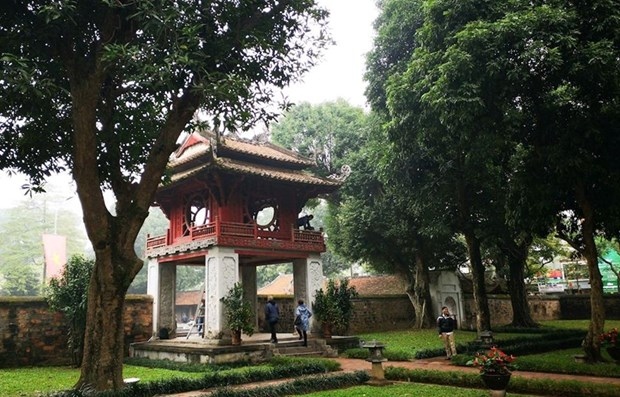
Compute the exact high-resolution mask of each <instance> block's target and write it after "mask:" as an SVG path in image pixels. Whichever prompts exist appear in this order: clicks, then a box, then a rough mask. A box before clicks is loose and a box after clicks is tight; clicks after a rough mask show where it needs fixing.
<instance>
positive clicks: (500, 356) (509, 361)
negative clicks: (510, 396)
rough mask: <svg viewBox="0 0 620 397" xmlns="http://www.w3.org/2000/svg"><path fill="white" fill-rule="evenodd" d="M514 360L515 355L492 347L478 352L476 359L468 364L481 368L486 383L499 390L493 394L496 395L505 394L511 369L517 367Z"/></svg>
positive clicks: (489, 386)
mask: <svg viewBox="0 0 620 397" xmlns="http://www.w3.org/2000/svg"><path fill="white" fill-rule="evenodd" d="M514 361H515V357H514V356H512V355H508V354H506V353H504V352H503V351H501V350H500V349H498V348H497V347H492V348H491V350H489V351H487V352H486V353H476V356H475V357H474V359H473V360H470V361H468V362H467V365H469V366H474V367H476V368H478V369H479V370H480V376H481V378H482V381H483V382H484V384H485V385H486V386H487V387H488V388H489V389H491V390H492V391H493V392H497V393H494V394H493V395H494V396H505V395H506V387H507V386H508V382H510V375H511V374H512V372H511V371H513V370H515V369H516V367H515V365H514V364H513V362H514Z"/></svg>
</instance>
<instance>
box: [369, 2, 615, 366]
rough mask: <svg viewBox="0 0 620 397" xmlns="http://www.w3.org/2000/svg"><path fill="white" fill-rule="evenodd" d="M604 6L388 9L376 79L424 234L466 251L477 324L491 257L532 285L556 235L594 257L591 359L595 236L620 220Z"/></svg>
mask: <svg viewBox="0 0 620 397" xmlns="http://www.w3.org/2000/svg"><path fill="white" fill-rule="evenodd" d="M594 3H595V5H593V4H588V5H587V6H586V5H576V4H574V3H572V2H565V1H558V2H551V3H550V2H543V3H536V2H535V3H532V2H527V1H514V2H488V1H480V0H465V1H459V2H453V1H449V0H446V1H443V0H439V1H421V0H420V1H416V0H391V1H384V2H381V3H380V5H381V10H382V14H381V16H380V17H379V19H378V20H377V23H376V28H377V30H378V34H377V39H376V40H375V47H374V48H373V50H372V51H371V53H370V55H369V58H368V72H367V75H366V77H367V79H368V81H369V88H368V90H367V95H368V96H369V102H370V103H371V105H372V108H373V110H374V111H375V112H377V113H378V114H379V115H380V117H381V120H382V126H383V127H384V128H385V129H386V131H387V138H388V140H389V142H390V143H391V144H392V151H393V152H394V159H395V160H396V164H398V166H397V167H394V168H391V171H389V172H390V173H392V174H393V175H400V178H396V179H394V181H395V182H396V183H397V184H400V185H399V186H400V187H401V192H402V193H401V194H402V195H403V196H405V195H407V196H409V197H410V199H409V200H410V202H409V204H408V205H407V206H406V207H407V208H413V209H416V208H417V211H416V212H414V213H413V214H416V213H418V214H425V216H423V217H419V218H417V219H418V222H419V229H418V230H420V231H421V232H422V234H423V235H427V236H428V235H432V231H433V230H441V229H448V230H450V231H451V232H452V233H459V234H462V235H463V236H464V239H465V241H466V242H467V246H468V254H469V262H470V263H471V267H472V270H473V273H474V279H475V280H478V281H475V283H474V295H475V297H476V305H477V307H476V309H477V312H478V316H479V317H478V319H477V325H478V329H479V330H480V329H481V328H482V329H484V328H486V327H488V326H489V325H490V324H489V319H488V307H487V306H486V303H485V299H486V298H485V294H484V292H483V291H484V284H483V274H484V261H483V259H485V258H483V255H489V254H490V253H494V254H493V255H500V256H502V257H503V259H502V258H499V257H498V258H499V259H500V260H499V261H498V262H497V263H501V262H505V263H506V264H507V265H509V267H510V269H511V270H510V277H511V278H512V279H515V280H518V279H523V269H524V268H525V263H526V260H527V249H528V247H529V245H530V244H531V243H532V241H533V240H534V238H536V237H545V236H547V234H548V232H549V231H551V230H552V229H553V230H555V231H556V233H558V235H559V236H561V237H562V238H564V239H565V240H566V241H568V242H569V243H570V244H571V246H572V247H573V248H574V249H576V250H577V251H578V252H580V253H581V254H582V255H583V256H584V258H586V259H587V262H588V268H589V271H590V280H591V282H592V295H591V297H592V300H591V309H592V313H593V314H592V322H591V327H590V330H589V333H588V337H587V338H586V343H585V344H584V347H585V351H586V354H587V356H588V358H590V359H591V360H597V359H599V358H600V353H599V347H600V346H599V344H598V342H597V340H596V336H597V335H598V334H600V332H601V331H602V324H603V321H604V319H603V312H602V310H603V305H602V299H601V298H602V295H601V293H602V289H601V288H600V273H599V271H598V264H597V252H596V244H595V241H594V236H596V235H598V234H605V235H608V236H615V235H617V233H618V232H617V225H618V220H619V219H620V217H618V205H617V202H618V200H617V198H618V187H619V186H620V185H619V184H618V183H617V182H618V180H619V179H618V178H617V174H618V166H617V162H616V161H614V160H613V159H615V158H617V157H618V153H617V151H618V150H620V149H618V148H620V146H619V145H618V142H617V140H618V139H620V138H618V137H619V136H620V134H618V115H619V113H618V112H619V110H620V107H618V104H617V103H618V98H619V94H620V92H619V91H618V87H619V82H620V78H619V77H620V68H618V66H619V65H618V63H619V61H618V59H620V56H619V55H620V54H618V48H620V47H619V46H618V44H619V42H618V37H620V35H618V32H619V27H620V25H619V23H618V21H619V20H620V19H619V18H618V13H619V12H620V9H619V8H618V7H617V6H615V5H614V4H612V3H609V2H605V1H596V2H594ZM493 246H495V247H494V248H493ZM486 259H487V261H488V260H489V259H491V258H486ZM513 270H514V271H513ZM511 288H514V289H515V290H519V291H522V290H523V287H522V285H511ZM511 292H514V291H511ZM513 306H514V302H513Z"/></svg>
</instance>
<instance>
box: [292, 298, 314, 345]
mask: <svg viewBox="0 0 620 397" xmlns="http://www.w3.org/2000/svg"><path fill="white" fill-rule="evenodd" d="M310 317H312V312H311V311H310V309H308V308H307V307H306V305H305V304H304V300H303V299H300V300H298V301H297V308H296V309H295V330H297V333H299V340H301V339H302V338H303V340H304V346H308V329H309V328H310Z"/></svg>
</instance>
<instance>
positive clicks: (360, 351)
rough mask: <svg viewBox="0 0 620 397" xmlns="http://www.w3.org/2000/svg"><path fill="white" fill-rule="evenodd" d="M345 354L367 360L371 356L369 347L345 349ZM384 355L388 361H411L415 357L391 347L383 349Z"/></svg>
mask: <svg viewBox="0 0 620 397" xmlns="http://www.w3.org/2000/svg"><path fill="white" fill-rule="evenodd" d="M343 356H344V357H347V358H359V359H363V360H365V359H367V358H368V357H369V353H368V349H364V348H362V347H357V348H355V349H347V350H345V351H344V353H343ZM383 357H385V358H387V359H388V361H411V360H412V359H413V356H412V355H410V354H409V353H407V352H404V351H399V350H390V349H385V350H383Z"/></svg>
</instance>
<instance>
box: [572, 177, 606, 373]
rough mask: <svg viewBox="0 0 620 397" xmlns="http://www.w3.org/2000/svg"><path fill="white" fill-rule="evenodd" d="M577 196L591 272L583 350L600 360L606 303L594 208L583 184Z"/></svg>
mask: <svg viewBox="0 0 620 397" xmlns="http://www.w3.org/2000/svg"><path fill="white" fill-rule="evenodd" d="M576 196H577V202H578V203H579V206H580V207H581V210H582V212H583V222H582V224H581V227H582V234H583V236H582V237H583V243H584V253H583V255H584V257H585V258H586V262H587V263H588V271H589V273H590V310H591V318H590V326H589V327H588V334H587V335H586V338H585V339H584V341H583V350H584V353H585V355H586V360H587V361H588V362H598V361H602V357H601V341H600V339H599V336H600V335H601V334H602V333H603V331H604V327H605V303H604V300H603V279H602V277H601V271H600V270H599V268H598V252H597V249H596V243H595V242H594V229H595V227H594V223H595V221H594V210H593V208H592V205H591V203H590V201H589V200H588V198H587V197H586V193H585V189H584V187H583V186H582V185H579V186H578V187H577V189H576Z"/></svg>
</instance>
